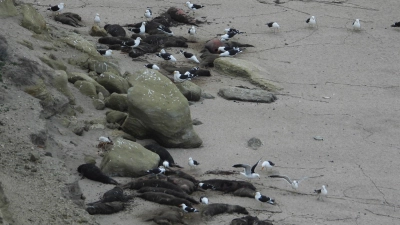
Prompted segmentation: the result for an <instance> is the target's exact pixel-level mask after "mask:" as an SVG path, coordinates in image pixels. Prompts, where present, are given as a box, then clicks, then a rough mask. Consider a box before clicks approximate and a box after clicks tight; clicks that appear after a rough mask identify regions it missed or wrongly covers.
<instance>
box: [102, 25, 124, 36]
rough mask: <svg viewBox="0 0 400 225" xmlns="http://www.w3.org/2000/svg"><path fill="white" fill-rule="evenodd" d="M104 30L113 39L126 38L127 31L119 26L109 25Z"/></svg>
mask: <svg viewBox="0 0 400 225" xmlns="http://www.w3.org/2000/svg"><path fill="white" fill-rule="evenodd" d="M104 29H105V30H106V31H107V32H108V33H109V34H111V36H113V37H126V31H125V29H124V28H123V27H122V26H120V25H118V24H107V25H105V26H104Z"/></svg>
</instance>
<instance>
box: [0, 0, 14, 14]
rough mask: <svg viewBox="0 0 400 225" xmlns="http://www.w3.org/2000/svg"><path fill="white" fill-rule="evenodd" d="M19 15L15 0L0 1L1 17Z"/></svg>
mask: <svg viewBox="0 0 400 225" xmlns="http://www.w3.org/2000/svg"><path fill="white" fill-rule="evenodd" d="M16 15H18V11H17V8H16V7H15V6H14V1H13V0H2V1H0V18H6V17H10V16H16Z"/></svg>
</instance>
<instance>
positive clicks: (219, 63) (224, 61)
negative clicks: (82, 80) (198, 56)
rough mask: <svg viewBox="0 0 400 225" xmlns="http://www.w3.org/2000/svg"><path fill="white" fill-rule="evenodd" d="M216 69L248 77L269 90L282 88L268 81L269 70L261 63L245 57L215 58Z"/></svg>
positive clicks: (252, 81) (228, 73)
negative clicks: (260, 64) (258, 63)
mask: <svg viewBox="0 0 400 225" xmlns="http://www.w3.org/2000/svg"><path fill="white" fill-rule="evenodd" d="M214 66H215V69H217V70H219V71H220V72H222V73H224V74H227V75H232V76H239V77H245V78H248V79H249V81H250V82H251V83H253V84H255V85H257V86H259V87H261V88H263V89H266V90H268V91H273V92H274V91H278V90H281V89H282V88H281V87H279V86H277V85H276V84H274V83H273V82H271V81H268V80H267V78H266V75H267V74H268V72H267V71H266V70H265V69H264V68H262V67H261V66H259V65H256V64H254V63H252V62H250V61H246V60H243V59H236V58H231V57H220V58H217V59H215V60H214Z"/></svg>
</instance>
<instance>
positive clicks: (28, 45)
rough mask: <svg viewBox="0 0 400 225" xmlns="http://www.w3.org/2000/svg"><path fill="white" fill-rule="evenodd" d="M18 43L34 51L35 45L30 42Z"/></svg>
mask: <svg viewBox="0 0 400 225" xmlns="http://www.w3.org/2000/svg"><path fill="white" fill-rule="evenodd" d="M18 43H20V44H21V45H23V46H25V47H27V48H29V49H30V50H33V44H32V42H30V41H27V40H22V41H18Z"/></svg>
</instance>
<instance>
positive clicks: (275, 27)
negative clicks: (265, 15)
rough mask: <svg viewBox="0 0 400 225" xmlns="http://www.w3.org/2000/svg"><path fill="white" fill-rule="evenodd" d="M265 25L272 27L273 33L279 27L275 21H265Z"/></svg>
mask: <svg viewBox="0 0 400 225" xmlns="http://www.w3.org/2000/svg"><path fill="white" fill-rule="evenodd" d="M265 25H267V26H268V27H270V28H272V29H274V33H276V31H277V30H279V28H280V27H279V24H278V23H277V22H270V23H267V24H265Z"/></svg>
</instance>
